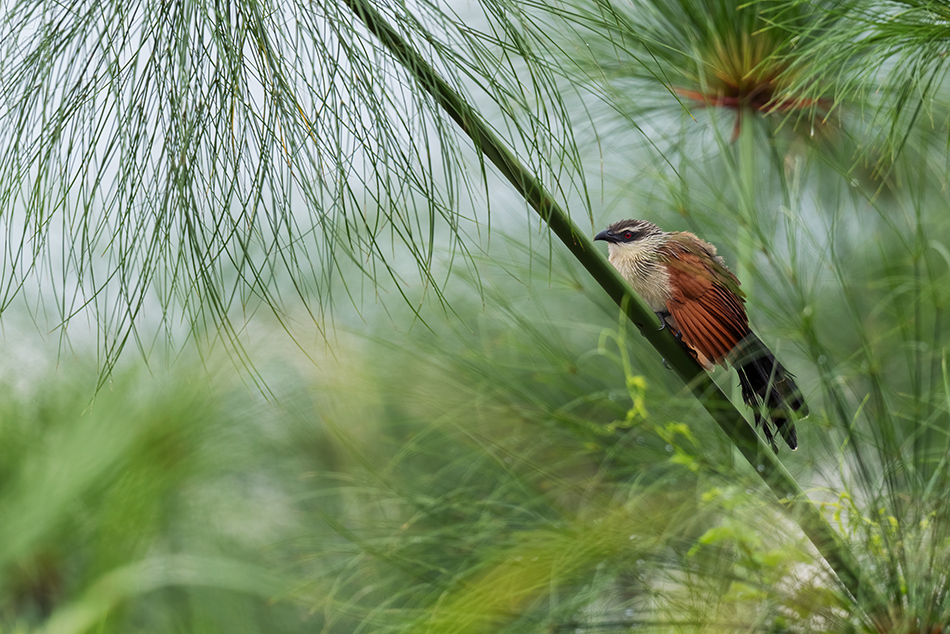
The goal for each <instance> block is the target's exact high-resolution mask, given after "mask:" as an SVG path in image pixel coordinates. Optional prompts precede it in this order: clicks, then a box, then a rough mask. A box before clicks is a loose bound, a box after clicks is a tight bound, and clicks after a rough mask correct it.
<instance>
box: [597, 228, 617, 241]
mask: <svg viewBox="0 0 950 634" xmlns="http://www.w3.org/2000/svg"><path fill="white" fill-rule="evenodd" d="M594 240H603V241H604V242H616V241H617V239H616V238H615V237H614V236H613V234H611V233H610V229H604V230H603V231H601V232H600V233H598V234H597V235H596V236H594Z"/></svg>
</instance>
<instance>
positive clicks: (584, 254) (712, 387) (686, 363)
mask: <svg viewBox="0 0 950 634" xmlns="http://www.w3.org/2000/svg"><path fill="white" fill-rule="evenodd" d="M343 2H344V3H345V4H346V6H348V7H349V8H350V9H351V10H352V11H353V12H354V14H356V16H357V17H358V18H359V19H360V20H361V21H362V22H363V23H364V24H365V25H366V27H367V28H368V29H369V31H370V32H371V33H372V34H373V35H375V36H376V37H377V38H378V39H379V40H380V42H382V44H383V45H384V46H385V47H386V48H387V49H388V50H389V52H390V53H391V54H392V55H393V56H394V57H395V58H396V59H397V60H398V61H399V63H400V64H402V65H403V66H404V67H405V68H406V70H408V71H409V73H410V74H411V75H412V76H413V77H414V78H415V80H416V81H417V82H418V83H419V85H420V87H422V89H423V90H425V91H426V92H428V93H429V94H430V95H431V96H432V97H433V99H435V100H436V102H437V103H438V104H439V105H440V107H442V109H443V110H445V112H446V113H447V114H448V115H449V116H450V117H451V118H452V120H454V121H455V122H456V123H457V124H458V125H459V127H461V128H462V130H463V131H464V132H465V133H466V134H467V135H468V136H469V137H470V138H471V139H472V141H473V142H474V144H475V148H476V149H477V150H479V151H480V152H482V154H484V156H485V157H486V158H487V159H488V160H490V161H491V162H492V163H493V164H494V165H495V167H497V168H498V170H499V171H500V172H501V173H502V174H503V175H504V176H505V178H507V179H508V181H510V182H511V184H512V185H513V186H514V187H515V189H517V190H518V192H519V193H520V194H521V195H522V196H524V198H525V200H526V201H527V202H528V204H530V205H531V207H532V208H534V210H535V211H537V213H538V215H539V216H540V217H541V219H542V220H544V222H545V223H547V225H548V227H549V228H550V229H551V231H553V232H554V234H555V235H556V236H557V237H558V238H559V239H560V240H561V242H563V243H564V245H565V246H566V247H567V248H568V249H569V250H570V252H571V253H572V254H573V255H574V257H576V258H577V259H578V261H579V262H580V263H581V264H582V265H583V266H584V268H585V269H587V271H588V272H589V273H590V275H591V277H593V278H594V280H595V281H596V282H597V283H598V284H600V286H601V288H603V289H604V291H605V292H606V293H607V295H609V296H610V298H611V299H613V300H614V301H615V302H616V303H617V305H618V306H620V308H621V310H623V311H624V313H625V314H626V315H627V317H629V318H630V320H631V321H632V322H633V323H634V325H636V327H637V328H638V329H639V330H640V333H641V334H642V335H643V336H644V337H645V338H646V339H647V341H649V342H650V343H651V344H652V345H653V347H654V348H656V350H657V351H658V352H659V353H660V354H661V355H662V356H663V357H664V358H665V359H666V360H667V362H668V363H669V364H670V366H671V367H672V368H673V369H674V370H675V371H676V373H677V374H678V375H679V376H680V378H682V379H683V381H684V383H685V384H686V385H687V387H689V389H690V390H691V391H692V392H693V394H694V395H695V396H696V397H697V398H698V399H699V401H700V403H702V405H703V406H704V407H705V408H706V410H707V411H708V412H709V414H710V415H711V416H712V417H713V419H714V420H715V421H716V423H717V424H718V425H719V426H720V427H721V428H722V430H723V431H724V432H725V433H726V435H727V436H729V438H730V439H731V440H732V441H733V443H735V445H736V447H737V448H738V449H739V451H740V452H741V453H742V455H743V456H744V457H745V458H746V460H748V462H749V464H750V465H751V466H752V468H753V470H754V471H755V472H756V473H758V474H759V475H760V476H761V478H762V480H763V481H764V482H765V484H766V485H767V486H768V487H769V488H770V489H771V490H772V492H773V493H774V494H775V496H776V498H778V501H779V503H780V504H781V505H782V506H783V507H784V508H785V510H786V511H787V513H788V514H789V516H790V517H791V518H792V519H793V520H794V521H795V522H796V523H797V524H798V525H799V526H800V527H801V529H802V531H803V532H804V533H805V535H807V536H808V538H809V539H810V540H811V542H812V543H813V544H814V545H815V547H816V548H817V549H818V552H819V553H821V555H822V556H823V557H824V558H825V561H827V562H828V565H829V566H830V567H831V568H832V570H834V572H835V574H836V575H837V576H838V579H839V580H840V581H841V583H842V585H843V586H844V587H845V588H846V589H847V590H848V592H850V593H851V595H852V597H853V598H854V600H855V602H856V605H858V606H864V607H865V608H866V609H867V610H868V612H869V613H871V614H872V615H873V614H875V613H878V610H882V609H883V607H884V605H885V604H884V603H883V601H881V599H880V597H879V596H878V594H877V592H876V591H875V589H874V587H873V586H872V585H871V584H870V583H869V582H868V581H867V580H866V579H865V577H864V575H863V574H862V572H861V569H860V568H859V567H858V566H857V564H856V562H855V560H854V557H853V555H852V554H851V551H850V550H849V549H848V547H847V545H846V544H845V543H844V542H843V541H842V539H841V537H840V536H839V535H838V534H837V533H836V532H835V531H834V529H832V527H831V525H830V524H829V523H828V522H827V520H825V518H824V517H823V516H822V514H821V513H820V511H819V510H818V509H817V507H816V506H815V504H814V503H813V502H812V501H811V500H809V499H808V497H807V496H806V495H805V493H804V491H802V489H801V487H800V486H799V485H798V482H796V481H795V479H794V478H793V477H792V476H791V474H790V473H789V472H788V470H787V469H786V468H785V466H784V465H783V464H782V463H781V462H779V460H778V458H777V457H776V456H775V454H773V453H772V451H771V450H770V449H769V447H768V446H767V445H766V444H765V443H764V442H763V441H762V439H761V438H760V437H759V435H758V433H756V431H755V429H754V428H753V427H752V426H751V425H750V424H749V422H748V421H747V420H746V419H745V418H744V417H743V416H742V414H741V413H739V411H738V410H736V408H735V407H734V406H733V405H732V403H731V402H730V401H729V399H728V398H727V397H726V395H725V394H723V392H722V391H721V390H720V389H719V387H718V386H717V385H716V384H715V383H714V382H713V381H712V380H711V379H710V378H709V375H708V374H707V373H706V372H704V371H703V370H702V368H700V367H699V365H698V364H697V363H696V362H695V360H693V358H692V357H691V356H690V355H689V353H688V352H687V351H686V349H685V348H684V347H683V346H682V345H681V344H680V343H679V341H678V340H677V339H676V338H675V337H673V336H672V335H671V334H670V332H669V330H668V329H667V330H662V331H660V330H659V321H658V320H657V318H656V316H655V315H654V314H653V311H651V310H650V309H649V308H648V307H647V306H646V305H645V304H644V303H643V301H642V300H641V299H640V298H639V297H638V296H637V295H636V294H635V293H634V292H633V289H632V288H630V286H629V285H628V284H627V282H626V281H625V280H624V279H623V278H622V277H621V276H620V274H619V273H618V272H617V271H616V270H615V269H614V268H613V266H611V264H610V263H609V262H608V261H607V258H606V257H604V255H603V254H602V253H600V251H598V250H597V249H596V248H595V247H594V244H593V242H592V241H591V240H590V238H588V237H587V235H586V234H585V233H584V232H582V231H581V230H580V229H579V228H578V227H577V226H576V225H575V224H574V222H573V221H572V220H571V219H570V217H569V216H568V215H567V213H566V212H565V211H564V210H563V209H561V207H560V206H559V205H558V204H557V202H556V201H555V200H554V198H553V197H552V196H551V195H550V194H549V193H548V192H547V191H546V190H545V189H544V187H543V186H542V185H541V184H540V183H539V182H538V180H537V179H536V178H535V177H534V175H533V174H531V173H530V172H529V171H528V170H526V169H525V168H524V166H522V164H521V162H520V161H519V160H518V159H517V158H516V157H515V156H514V154H512V152H511V151H510V150H508V148H507V147H506V146H505V145H504V143H502V141H501V140H500V139H499V138H498V137H496V136H495V134H494V133H493V132H492V131H491V129H490V128H489V127H488V125H486V124H485V123H484V122H483V121H482V119H481V117H480V116H479V115H478V114H477V113H476V112H475V111H474V109H473V108H472V107H471V106H470V105H468V103H467V102H466V101H465V100H464V99H463V98H462V96H461V95H460V94H459V93H458V92H456V91H455V90H454V89H453V88H452V87H451V86H449V85H448V84H447V83H446V82H445V81H444V80H443V79H442V78H441V77H440V76H439V75H438V73H436V72H435V70H434V69H433V68H432V66H431V65H430V64H429V63H428V62H426V61H425V60H424V59H423V58H422V57H421V56H420V55H419V54H418V53H417V52H416V51H415V50H413V49H412V48H411V47H409V45H408V44H407V43H406V42H405V41H404V40H403V39H402V37H401V36H400V35H399V34H398V33H397V32H396V30H395V29H393V27H392V26H390V25H389V24H388V23H387V22H386V20H385V18H383V16H382V15H380V13H379V12H378V11H376V10H375V9H374V8H373V7H372V6H371V5H370V4H369V2H368V0H343Z"/></svg>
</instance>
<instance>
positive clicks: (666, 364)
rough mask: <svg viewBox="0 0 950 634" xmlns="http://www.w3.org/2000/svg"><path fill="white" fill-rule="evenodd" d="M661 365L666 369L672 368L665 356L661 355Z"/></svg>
mask: <svg viewBox="0 0 950 634" xmlns="http://www.w3.org/2000/svg"><path fill="white" fill-rule="evenodd" d="M660 330H663V329H662V328H660ZM663 367H664V368H666V369H667V370H672V369H673V366H671V365H670V364H669V363H668V362H667V360H666V357H663Z"/></svg>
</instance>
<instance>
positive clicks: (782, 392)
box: [729, 332, 808, 453]
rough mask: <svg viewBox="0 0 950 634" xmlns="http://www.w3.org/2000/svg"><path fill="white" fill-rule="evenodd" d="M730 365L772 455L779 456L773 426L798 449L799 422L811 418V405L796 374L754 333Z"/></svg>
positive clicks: (791, 445) (733, 357) (750, 334)
mask: <svg viewBox="0 0 950 634" xmlns="http://www.w3.org/2000/svg"><path fill="white" fill-rule="evenodd" d="M729 361H730V363H731V364H732V365H733V367H735V368H736V372H737V373H738V374H739V386H740V387H741V388H742V400H743V401H745V403H746V405H748V406H749V407H751V408H752V411H753V412H754V416H755V422H756V425H761V426H762V431H763V432H764V433H765V438H766V439H767V440H768V441H769V445H771V446H772V451H775V452H776V453H777V452H778V445H776V443H775V436H774V434H773V433H772V425H774V426H775V429H776V430H777V431H778V433H779V434H780V435H781V436H782V438H783V439H784V440H785V444H787V445H788V446H789V447H790V448H791V449H792V450H794V449H797V448H798V434H797V432H796V431H795V419H796V418H805V417H806V416H808V405H806V404H805V399H804V398H803V397H802V393H801V391H800V390H799V389H798V386H797V385H795V381H794V377H793V376H792V374H791V373H790V372H789V371H788V370H786V369H785V368H784V367H782V364H781V363H779V362H778V361H776V359H775V355H773V354H772V352H771V351H770V350H769V349H768V348H767V347H765V344H764V343H762V341H761V340H760V339H759V338H758V337H756V336H755V335H754V334H753V333H751V332H750V333H749V334H748V335H747V336H746V337H745V339H743V340H742V341H741V342H740V343H739V345H738V346H736V348H735V349H734V350H733V351H732V353H731V354H730V359H729Z"/></svg>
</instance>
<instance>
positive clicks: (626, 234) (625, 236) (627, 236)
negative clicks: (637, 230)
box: [623, 231, 633, 240]
mask: <svg viewBox="0 0 950 634" xmlns="http://www.w3.org/2000/svg"><path fill="white" fill-rule="evenodd" d="M623 239H624V240H632V239H633V232H632V231H624V232H623Z"/></svg>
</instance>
